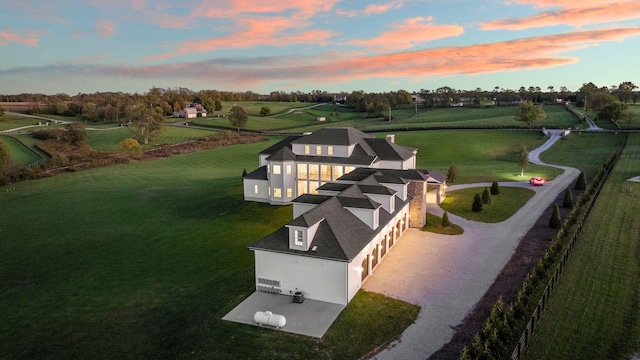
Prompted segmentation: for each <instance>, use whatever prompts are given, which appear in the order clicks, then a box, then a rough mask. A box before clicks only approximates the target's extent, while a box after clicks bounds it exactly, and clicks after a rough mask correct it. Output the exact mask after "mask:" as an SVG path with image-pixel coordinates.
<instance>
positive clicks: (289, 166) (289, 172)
mask: <svg viewBox="0 0 640 360" xmlns="http://www.w3.org/2000/svg"><path fill="white" fill-rule="evenodd" d="M287 175H291V165H287Z"/></svg>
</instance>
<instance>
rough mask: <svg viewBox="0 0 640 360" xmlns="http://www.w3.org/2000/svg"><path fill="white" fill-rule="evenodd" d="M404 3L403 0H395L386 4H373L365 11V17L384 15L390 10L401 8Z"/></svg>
mask: <svg viewBox="0 0 640 360" xmlns="http://www.w3.org/2000/svg"><path fill="white" fill-rule="evenodd" d="M402 3H403V1H402V0H394V1H391V2H388V3H386V4H371V5H369V6H367V7H366V8H365V9H364V13H365V15H377V14H383V13H386V12H387V11H389V10H393V9H399V8H401V7H402Z"/></svg>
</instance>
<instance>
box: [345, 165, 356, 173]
mask: <svg viewBox="0 0 640 360" xmlns="http://www.w3.org/2000/svg"><path fill="white" fill-rule="evenodd" d="M354 169H355V167H353V166H345V167H344V173H345V174H348V173H350V172H352V171H353V170H354Z"/></svg>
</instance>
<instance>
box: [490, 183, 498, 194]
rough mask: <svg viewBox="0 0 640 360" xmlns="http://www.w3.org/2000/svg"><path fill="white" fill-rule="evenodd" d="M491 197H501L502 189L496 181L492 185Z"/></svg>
mask: <svg viewBox="0 0 640 360" xmlns="http://www.w3.org/2000/svg"><path fill="white" fill-rule="evenodd" d="M491 195H500V187H498V182H497V181H495V180H494V181H493V182H492V183H491Z"/></svg>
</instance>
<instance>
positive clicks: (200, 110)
mask: <svg viewBox="0 0 640 360" xmlns="http://www.w3.org/2000/svg"><path fill="white" fill-rule="evenodd" d="M206 116H207V109H205V108H204V106H202V105H200V104H197V103H193V104H189V106H186V107H185V108H184V109H182V110H180V111H174V112H173V117H182V118H185V119H194V118H197V117H206Z"/></svg>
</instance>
